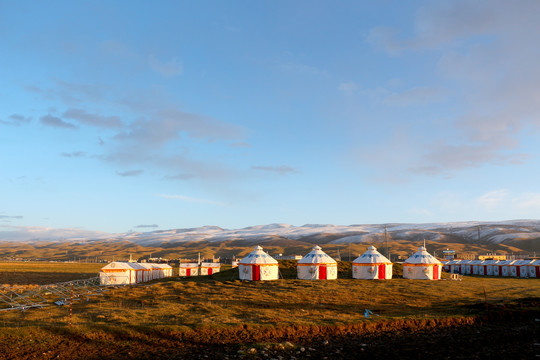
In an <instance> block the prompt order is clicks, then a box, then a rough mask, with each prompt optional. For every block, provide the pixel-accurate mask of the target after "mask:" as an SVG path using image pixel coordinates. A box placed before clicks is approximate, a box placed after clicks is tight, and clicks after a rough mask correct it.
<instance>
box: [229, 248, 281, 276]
mask: <svg viewBox="0 0 540 360" xmlns="http://www.w3.org/2000/svg"><path fill="white" fill-rule="evenodd" d="M238 273H239V277H240V280H250V281H251V280H253V281H257V280H277V279H278V278H279V264H278V262H277V260H276V259H274V258H273V257H271V256H270V255H268V254H267V253H265V252H264V251H263V248H262V247H260V246H256V247H255V250H253V251H252V252H251V253H249V255H247V256H246V257H245V258H243V259H242V260H240V262H239V263H238Z"/></svg>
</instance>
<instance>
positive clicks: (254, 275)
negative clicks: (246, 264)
mask: <svg viewBox="0 0 540 360" xmlns="http://www.w3.org/2000/svg"><path fill="white" fill-rule="evenodd" d="M251 280H255V281H257V280H261V267H260V266H259V265H251Z"/></svg>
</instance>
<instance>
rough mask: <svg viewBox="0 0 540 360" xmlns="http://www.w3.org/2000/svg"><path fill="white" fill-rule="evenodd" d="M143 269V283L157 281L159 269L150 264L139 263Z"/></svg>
mask: <svg viewBox="0 0 540 360" xmlns="http://www.w3.org/2000/svg"><path fill="white" fill-rule="evenodd" d="M139 264H140V265H141V266H142V267H143V268H144V280H143V281H150V280H154V279H158V277H159V269H158V268H157V267H155V266H153V264H151V263H139Z"/></svg>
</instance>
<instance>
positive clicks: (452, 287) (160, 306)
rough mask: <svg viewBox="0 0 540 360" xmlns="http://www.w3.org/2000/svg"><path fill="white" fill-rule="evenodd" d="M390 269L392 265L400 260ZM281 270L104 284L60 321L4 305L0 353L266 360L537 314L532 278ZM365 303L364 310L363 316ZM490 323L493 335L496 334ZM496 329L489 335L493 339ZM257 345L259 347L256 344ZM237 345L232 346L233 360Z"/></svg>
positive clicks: (59, 268) (58, 270)
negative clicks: (371, 276)
mask: <svg viewBox="0 0 540 360" xmlns="http://www.w3.org/2000/svg"><path fill="white" fill-rule="evenodd" d="M28 265H29V266H28ZM28 265H27V264H23V267H24V269H21V270H17V268H16V265H12V264H0V271H1V272H2V273H3V272H4V271H5V269H6V267H7V268H9V269H10V270H11V272H12V275H16V274H17V273H23V274H26V273H35V272H37V273H40V272H41V273H44V274H48V276H49V278H50V279H52V278H53V277H54V274H56V275H57V276H60V277H61V276H62V274H72V273H74V272H75V273H77V272H79V274H80V275H83V274H89V273H91V271H92V269H93V268H92V266H94V267H95V266H96V264H58V265H56V264H54V265H53V264H51V266H48V265H47V266H45V267H40V266H43V265H39V264H35V265H34V264H28ZM396 268H397V270H398V272H399V266H397V267H396ZM281 273H282V275H283V276H284V277H285V279H281V280H277V281H269V282H241V281H239V280H236V279H237V270H235V269H231V270H226V271H223V272H221V273H219V274H215V275H213V276H205V277H195V278H183V279H182V278H171V279H164V280H160V281H155V282H152V283H147V284H142V285H137V286H126V287H120V288H111V289H110V290H109V291H106V292H105V293H103V295H101V296H95V297H89V298H88V299H86V298H83V299H81V300H80V301H77V302H75V303H74V304H73V315H72V318H71V321H72V323H73V326H72V327H70V328H69V327H68V326H67V324H68V322H69V308H68V307H66V306H64V307H57V306H54V305H53V306H50V307H47V308H44V309H34V310H28V311H25V312H21V311H5V312H2V313H0V341H2V342H3V343H7V344H10V345H9V346H7V348H8V349H10V350H9V351H8V352H7V353H4V355H5V354H9V356H12V357H24V356H26V355H28V356H27V357H28V358H31V357H32V356H34V355H36V354H38V355H41V356H40V357H44V358H55V357H56V356H58V357H60V358H62V357H64V358H96V359H98V358H146V356H148V358H150V357H151V356H150V355H152V356H154V357H155V356H159V355H160V353H159V351H166V349H168V348H169V347H170V346H176V347H178V351H176V352H170V351H169V353H168V354H169V355H171V354H176V355H175V356H172V355H171V356H170V358H176V357H177V358H199V357H198V356H199V355H201V356H200V358H204V357H203V356H202V355H204V354H207V355H208V354H214V355H216V354H217V355H219V356H222V357H225V356H227V357H236V356H239V357H242V356H247V357H251V358H259V357H260V358H265V356H264V355H263V352H264V351H267V353H268V354H269V355H276V354H277V355H279V354H278V353H275V352H272V351H274V350H275V349H274V350H272V349H273V348H274V347H275V346H284V345H283V344H282V343H283V342H284V341H285V340H287V341H292V342H293V343H294V346H293V347H291V349H290V352H288V353H286V355H284V354H282V355H283V356H289V357H287V358H291V356H294V357H296V358H303V357H306V356H307V355H309V354H308V353H309V351H308V352H303V351H302V350H301V347H300V345H299V344H304V343H305V346H311V347H312V348H314V349H315V348H316V346H315V345H313V342H314V341H315V342H318V341H323V339H333V340H332V341H333V342H335V343H336V344H337V343H343V342H344V341H345V340H344V339H346V335H347V334H350V336H352V337H354V338H355V339H356V343H355V344H356V345H354V344H350V346H353V347H354V346H356V350H358V346H359V345H358V344H360V343H362V341H367V340H365V339H366V338H369V337H370V336H374V335H373V334H375V333H381V332H382V333H385V334H387V335H385V336H395V334H398V333H399V334H403V336H408V335H407V334H410V332H411V331H412V332H413V333H416V334H417V335H418V336H423V335H422V334H423V333H422V332H423V331H424V332H428V333H429V332H430V331H434V329H438V331H440V329H442V328H444V329H445V330H444V331H445V333H446V332H451V331H453V330H452V329H458V328H459V329H460V330H459V331H460V332H456V334H455V335H452V336H456V337H459V336H462V335H459V334H467V333H468V331H469V330H470V331H471V336H472V337H474V336H475V335H474V334H476V331H480V330H478V329H477V328H476V327H475V326H482V329H483V330H481V331H487V330H485V329H486V325H485V323H482V321H484V320H481V319H486V317H488V318H490V317H491V318H493V317H495V318H500V317H502V318H504V319H506V320H508V317H510V319H511V320H509V321H512V323H515V324H517V325H519V326H521V328H524V325H523V324H522V321H525V320H523V319H529V318H531V321H534V318H535V317H538V318H540V279H509V278H492V277H464V278H463V280H462V281H451V280H447V279H445V280H441V281H413V280H406V279H402V278H395V279H392V280H388V281H368V280H355V279H351V278H350V265H348V264H347V263H341V264H340V277H341V278H340V279H338V280H334V281H302V280H296V279H294V274H295V273H294V263H293V262H282V263H281ZM94 275H95V273H94ZM44 276H45V275H44ZM70 276H71V275H70ZM397 276H398V277H399V274H397ZM77 278H80V277H77ZM445 278H446V277H445ZM365 309H369V310H371V311H372V312H373V313H374V314H375V316H373V317H371V318H369V319H368V318H366V317H364V311H365ZM501 314H503V315H501ZM508 314H510V315H508ZM479 319H480V320H479ZM506 320H504V321H506ZM527 321H528V320H527ZM475 324H476V325H475ZM494 324H495V325H494ZM496 324H500V323H497V322H496V323H490V325H489V326H490V327H489V329H491V330H493V329H497V326H499V325H496ZM526 324H529V323H526ZM531 324H532V327H530V328H527V326H529V325H527V326H525V328H527V329H532V330H531V331H532V333H530V332H528V333H527V334H529V336H532V337H535V336H540V331H539V330H540V329H539V327H540V326H538V325H537V324H535V323H534V322H532V323H531ZM517 325H516V326H517ZM500 326H501V331H502V333H503V334H504V333H505V331H506V330H504V329H503V327H502V325H500ZM534 326H536V327H534ZM473 328H474V331H473V330H471V329H473ZM407 329H408V330H407ZM411 329H412V330H411ZM467 329H469V330H467ZM491 330H490V331H491ZM493 331H495V330H493ZM522 331H524V330H522ZM370 334H371V335H370ZM388 334H390V335H388ZM452 334H453V333H452ZM482 334H483V336H484V335H485V334H484V333H482ZM496 334H499V332H496ZM496 334H492V335H493V336H494V338H496V336H497V335H496ZM428 335H429V336H431V335H433V334H430V333H429V334H428ZM499 335H501V334H499ZM377 336H379V335H377ZM476 336H478V335H476ZM488 336H489V335H488ZM501 336H502V335H501ZM505 336H510V335H505ZM359 339H360V340H359ZM361 339H364V340H361ZM392 339H394V338H392ZM396 339H397V338H396ZM429 339H431V340H430V341H432V340H433V339H432V338H431V337H429ZM502 339H504V336H503V337H502ZM521 339H528V338H527V337H524V336H522V337H521ZM539 339H540V338H539ZM324 341H327V340H324ZM347 341H348V340H347ZM370 341H373V342H376V341H379V340H374V339H372V340H370ZM395 341H397V342H398V343H399V340H395ZM464 341H465V340H464ZM516 341H518V340H516ZM521 341H523V340H521ZM278 342H279V344H278ZM87 343H92V344H94V346H95V347H96V348H101V349H102V352H99V351H96V350H91V349H92V348H91V347H87V345H84V344H87ZM141 344H142V345H141ZM145 344H146V345H145ZM246 344H247V345H249V346H255V353H253V354H251V355H250V354H249V353H247V351H248V350H249V351H252V350H251V348H250V347H249V346H248V348H245V347H246ZM250 344H251V345H250ZM268 344H270V345H268ZM520 346H521V345H520ZM77 347H79V349H83V348H84V349H86V350H85V351H86V353H85V354H82V355H85V356H84V357H83V356H82V355H81V354H79V355H77V354H78V353H73V351H74V350H73V349H76V348H77ZM231 347H232V348H231ZM530 347H531V349H532V350H531V349H529V351H528V352H527V351H525V352H523V349H522V350H521V351H522V354H525V355H530V354H531V351H535V350H534V349H533V348H532V347H533V343H531V344H530ZM51 348H54V351H51ZM72 348H73V349H72ZM266 348H268V349H269V350H263V349H266ZM346 348H347V345H346V344H345V345H340V347H337V348H335V349H334V348H332V350H331V351H332V354H333V358H348V357H347V356H346V355H344V354H343V349H346ZM46 349H47V351H50V353H48V352H46V351H45V350H46ZM160 349H161V350H160ZM181 349H183V350H181ZM202 349H204V351H203V350H202ZM340 349H341V350H340ZM381 349H382V348H381ZM539 350H540V349H539ZM81 351H82V350H81ZM201 351H202V352H201ZM237 351H241V353H240V355H241V356H240V355H238V353H237ZM243 351H246V353H244V352H243ZM276 351H277V350H276ZM335 351H337V353H336V352H335ZM298 352H299V353H298ZM234 354H236V356H233V355H234ZM23 355H24V356H23ZM312 355H313V356H315V352H313V354H312ZM319 355H320V353H319ZM2 356H3V355H2V354H0V358H2ZM102 356H103V357H102ZM6 358H8V357H6ZM405 358H406V357H405ZM518 358H520V357H518Z"/></svg>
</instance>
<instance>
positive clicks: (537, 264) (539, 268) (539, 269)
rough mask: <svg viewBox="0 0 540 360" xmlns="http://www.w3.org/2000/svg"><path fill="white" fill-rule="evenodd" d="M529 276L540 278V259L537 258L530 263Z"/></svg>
mask: <svg viewBox="0 0 540 360" xmlns="http://www.w3.org/2000/svg"><path fill="white" fill-rule="evenodd" d="M528 267H529V277H531V278H540V260H535V261H533V262H532V263H531V264H529V266H528Z"/></svg>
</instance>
